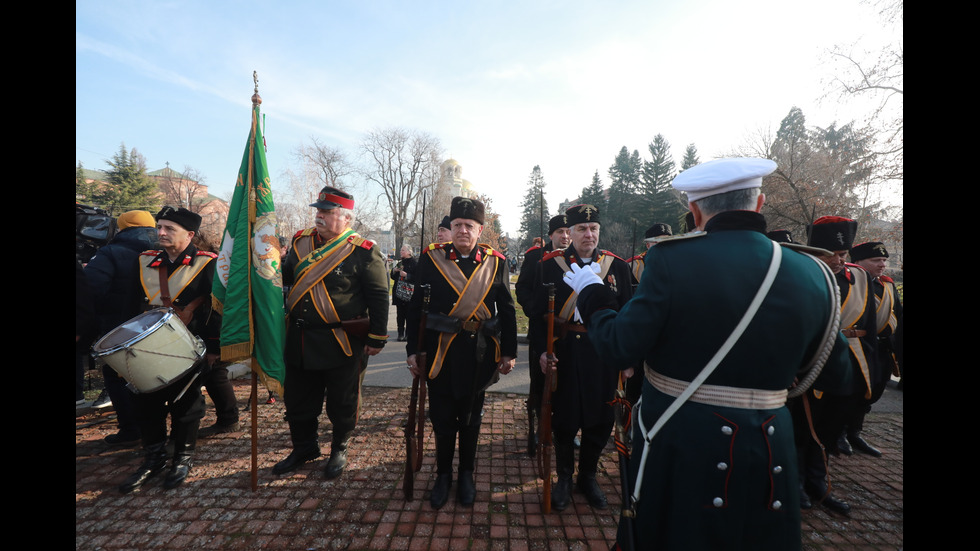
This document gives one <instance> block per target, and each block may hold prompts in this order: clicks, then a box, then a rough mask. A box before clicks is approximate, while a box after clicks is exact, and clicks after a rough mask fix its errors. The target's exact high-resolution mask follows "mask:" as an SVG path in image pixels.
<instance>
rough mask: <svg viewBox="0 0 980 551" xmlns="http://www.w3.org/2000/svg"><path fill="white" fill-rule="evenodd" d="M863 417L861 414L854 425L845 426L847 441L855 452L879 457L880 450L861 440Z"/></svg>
mask: <svg viewBox="0 0 980 551" xmlns="http://www.w3.org/2000/svg"><path fill="white" fill-rule="evenodd" d="M864 415H865V414H864V413H862V414H861V415H860V417H858V418H857V419H856V420H855V422H854V423H851V424H849V425H848V426H847V440H848V441H849V442H850V443H851V446H853V447H854V449H855V450H857V451H859V452H861V453H866V454H868V455H870V456H871V457H881V450H879V449H878V448H876V447H874V446H872V445H871V444H868V443H867V441H865V440H864V438H861V431H862V430H863V429H864Z"/></svg>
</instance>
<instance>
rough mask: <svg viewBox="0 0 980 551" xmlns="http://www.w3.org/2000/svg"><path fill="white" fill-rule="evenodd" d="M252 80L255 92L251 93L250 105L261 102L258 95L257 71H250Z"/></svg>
mask: <svg viewBox="0 0 980 551" xmlns="http://www.w3.org/2000/svg"><path fill="white" fill-rule="evenodd" d="M252 80H254V81H255V93H254V94H252V107H255V106H258V105H260V104H261V103H262V97H261V96H259V72H258V71H252Z"/></svg>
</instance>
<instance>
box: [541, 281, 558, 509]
mask: <svg viewBox="0 0 980 551" xmlns="http://www.w3.org/2000/svg"><path fill="white" fill-rule="evenodd" d="M545 287H547V288H548V314H547V315H546V316H545V320H547V323H548V340H547V341H546V350H547V356H546V358H547V359H548V362H549V365H548V369H547V370H546V371H545V375H544V389H543V390H542V394H541V416H540V419H538V422H539V423H540V424H539V425H538V476H540V477H541V479H542V480H544V486H543V488H542V490H541V491H542V494H543V495H542V496H541V503H542V508H543V509H544V512H545V514H547V513H550V512H551V446H552V445H553V442H552V435H551V392H552V390H554V388H553V386H554V384H555V374H554V372H552V370H551V365H550V361H551V358H552V357H553V356H554V353H555V342H554V341H555V284H554V283H546V284H545Z"/></svg>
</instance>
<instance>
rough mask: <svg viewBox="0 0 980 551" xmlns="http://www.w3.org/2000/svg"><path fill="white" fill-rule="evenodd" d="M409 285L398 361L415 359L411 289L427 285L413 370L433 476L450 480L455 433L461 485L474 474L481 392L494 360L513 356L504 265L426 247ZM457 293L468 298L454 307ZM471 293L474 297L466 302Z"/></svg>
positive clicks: (477, 253)
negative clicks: (431, 438) (420, 360)
mask: <svg viewBox="0 0 980 551" xmlns="http://www.w3.org/2000/svg"><path fill="white" fill-rule="evenodd" d="M415 279H416V288H415V294H414V295H413V296H412V302H411V304H410V305H409V311H408V327H407V338H408V342H407V346H406V353H407V355H408V356H412V355H415V354H417V353H418V342H419V340H418V339H419V322H420V318H421V315H422V307H423V293H422V292H421V291H420V289H419V287H418V286H419V285H425V284H428V285H431V293H430V297H431V298H430V303H429V309H428V316H427V326H426V329H427V330H426V334H425V341H424V342H425V353H426V363H425V366H424V367H423V366H420V367H421V368H422V370H423V373H424V375H425V377H426V383H427V385H428V395H429V418H430V419H431V421H432V430H433V433H434V434H435V439H436V467H437V474H439V475H447V474H448V475H451V473H452V463H453V457H454V455H455V447H456V446H455V441H456V434H457V432H458V433H459V472H460V476H461V477H462V476H463V474H464V473H469V474H472V472H473V470H474V467H475V460H476V444H477V439H478V438H479V436H480V423H481V412H482V409H483V400H484V396H485V392H484V390H485V388H486V386H487V385H488V384H489V383H490V382H491V381H492V380H494V379H493V378H494V376H495V373H496V368H497V365H498V363H499V362H500V360H501V358H502V357H505V356H506V357H511V358H513V357H516V356H517V318H516V311H515V308H514V300H513V298H512V297H511V294H510V279H509V273H508V269H507V259H506V257H504V256H503V255H502V254H500V253H499V252H497V251H494V250H493V249H492V248H490V247H489V246H487V245H484V244H480V245H477V246H476V248H474V249H473V251H471V254H470V255H469V256H468V257H463V256H462V255H461V254H460V253H459V251H457V250H456V248H455V247H454V246H453V244H452V243H442V244H432V245H429V247H428V249H426V250H425V252H424V253H423V254H422V255H421V257H420V258H419V265H418V269H417V271H416V278H415ZM464 288H466V290H467V293H464V295H465V296H467V297H472V298H468V299H467V300H462V298H461V291H462V290H463V289H464ZM474 292H475V293H476V295H472V294H470V293H474ZM477 295H478V296H477ZM481 297H482V298H481ZM448 318H452V319H457V320H460V322H461V323H459V324H456V323H454V322H453V321H452V319H448ZM462 322H465V323H462ZM494 326H496V328H494Z"/></svg>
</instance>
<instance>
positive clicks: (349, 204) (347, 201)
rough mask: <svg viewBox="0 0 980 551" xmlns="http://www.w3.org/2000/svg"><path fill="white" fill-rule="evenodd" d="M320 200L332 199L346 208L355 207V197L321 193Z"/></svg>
mask: <svg viewBox="0 0 980 551" xmlns="http://www.w3.org/2000/svg"><path fill="white" fill-rule="evenodd" d="M319 200H320V201H330V202H331V203H337V204H338V205H340V206H341V207H342V208H345V209H351V210H353V209H354V200H353V199H347V198H345V197H341V196H339V195H334V194H332V193H321V194H320V199H319Z"/></svg>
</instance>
